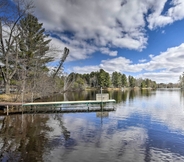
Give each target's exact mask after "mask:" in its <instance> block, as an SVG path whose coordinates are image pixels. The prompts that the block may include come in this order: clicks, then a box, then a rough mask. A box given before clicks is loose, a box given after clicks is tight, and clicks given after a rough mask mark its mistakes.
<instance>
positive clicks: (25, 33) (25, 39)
mask: <svg viewBox="0 0 184 162" xmlns="http://www.w3.org/2000/svg"><path fill="white" fill-rule="evenodd" d="M42 25H43V24H42V23H39V22H38V19H37V18H36V17H35V16H33V15H31V14H28V15H27V16H26V17H25V18H23V19H22V20H20V25H19V30H20V37H19V39H20V41H19V42H20V44H19V46H20V55H19V60H20V61H19V68H20V70H21V78H22V81H23V84H22V85H23V89H24V87H25V84H26V86H28V85H29V86H30V89H31V90H32V91H33V89H34V88H35V86H36V79H37V78H39V77H40V75H43V73H44V71H47V70H48V69H47V67H46V64H47V63H48V62H50V61H52V59H53V58H52V57H48V56H47V55H46V54H47V52H48V51H49V43H50V41H51V40H50V39H48V35H46V34H45V29H44V28H42Z"/></svg>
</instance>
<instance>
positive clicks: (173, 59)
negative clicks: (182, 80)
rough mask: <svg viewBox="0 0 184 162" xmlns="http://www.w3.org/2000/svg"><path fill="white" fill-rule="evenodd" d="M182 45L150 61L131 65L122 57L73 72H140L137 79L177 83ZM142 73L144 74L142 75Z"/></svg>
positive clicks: (180, 68)
mask: <svg viewBox="0 0 184 162" xmlns="http://www.w3.org/2000/svg"><path fill="white" fill-rule="evenodd" d="M183 62H184V43H183V44H181V45H180V46H177V47H172V48H168V49H167V50H166V51H165V52H162V53H160V54H159V55H157V56H153V55H151V61H149V62H146V63H144V62H142V63H139V64H133V63H132V61H131V60H129V59H126V58H124V57H116V58H113V59H108V60H102V61H101V64H99V65H98V66H89V67H88V66H86V67H74V68H73V71H75V72H77V71H80V72H81V73H89V72H91V71H98V70H99V69H100V68H102V69H104V70H105V71H107V72H109V73H112V72H114V71H117V72H122V73H127V72H131V73H132V72H133V73H136V72H142V74H140V75H137V78H139V77H142V78H150V79H152V80H155V81H157V82H158V83H161V82H164V83H169V82H178V79H179V75H181V73H182V72H183V71H184V66H183ZM143 71H144V73H143Z"/></svg>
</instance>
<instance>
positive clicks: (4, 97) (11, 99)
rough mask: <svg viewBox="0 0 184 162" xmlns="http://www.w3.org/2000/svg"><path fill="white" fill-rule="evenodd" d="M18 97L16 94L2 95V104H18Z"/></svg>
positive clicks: (0, 95) (0, 96) (0, 98)
mask: <svg viewBox="0 0 184 162" xmlns="http://www.w3.org/2000/svg"><path fill="white" fill-rule="evenodd" d="M16 101H17V95H15V94H8V95H7V94H0V102H16Z"/></svg>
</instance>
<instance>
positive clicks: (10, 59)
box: [0, 0, 34, 94]
mask: <svg viewBox="0 0 184 162" xmlns="http://www.w3.org/2000/svg"><path fill="white" fill-rule="evenodd" d="M13 2H14V3H15V5H13V6H14V7H12V5H11V4H10V3H13ZM13 2H11V1H8V2H6V3H2V4H0V5H1V9H3V10H4V9H6V11H7V13H6V14H3V16H1V17H0V61H1V63H0V72H1V74H2V78H3V81H4V84H5V93H6V94H9V93H10V82H11V80H12V78H13V76H14V75H15V73H16V71H17V65H18V55H19V49H18V44H19V39H18V37H19V32H18V27H17V26H18V23H19V21H20V19H21V18H23V17H24V16H25V15H26V14H27V13H28V12H30V11H31V9H32V8H33V7H34V6H33V3H32V2H27V1H26V0H14V1H13ZM10 10H11V12H10V13H9V12H8V11H10ZM4 15H6V16H4Z"/></svg>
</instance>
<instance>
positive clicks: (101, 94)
mask: <svg viewBox="0 0 184 162" xmlns="http://www.w3.org/2000/svg"><path fill="white" fill-rule="evenodd" d="M100 91H101V110H102V111H103V102H102V87H101V88H100Z"/></svg>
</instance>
